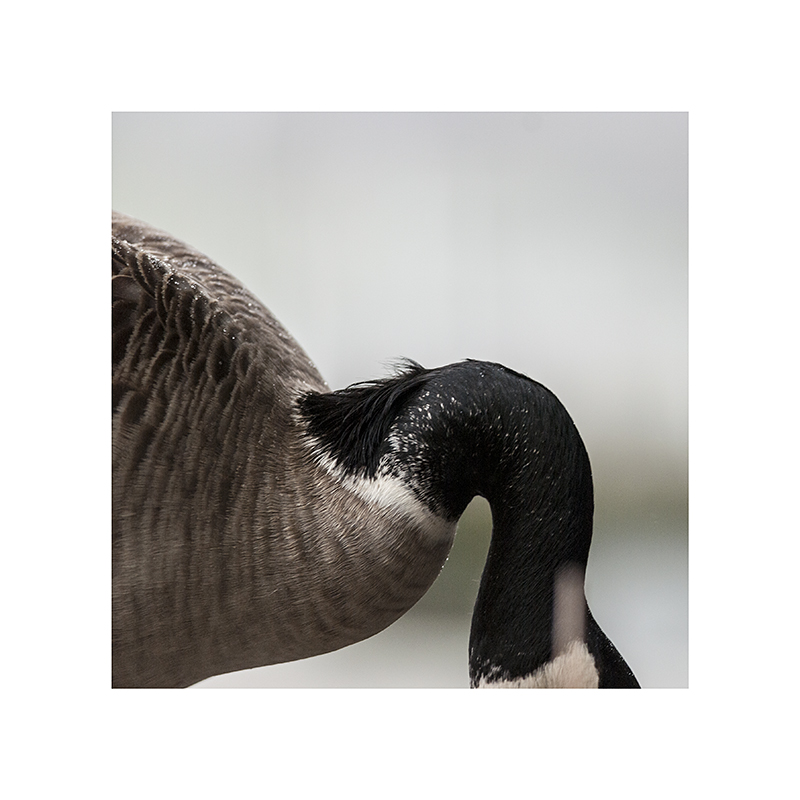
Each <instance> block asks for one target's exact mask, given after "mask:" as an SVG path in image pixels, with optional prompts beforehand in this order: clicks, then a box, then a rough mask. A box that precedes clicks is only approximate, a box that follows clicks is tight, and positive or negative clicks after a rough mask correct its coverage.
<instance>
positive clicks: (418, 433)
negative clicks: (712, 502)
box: [384, 362, 594, 684]
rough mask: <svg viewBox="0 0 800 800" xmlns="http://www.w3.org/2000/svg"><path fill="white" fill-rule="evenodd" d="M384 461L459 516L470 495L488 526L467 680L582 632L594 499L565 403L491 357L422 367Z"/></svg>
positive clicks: (513, 672) (516, 669)
mask: <svg viewBox="0 0 800 800" xmlns="http://www.w3.org/2000/svg"><path fill="white" fill-rule="evenodd" d="M389 442H390V446H389V452H388V453H387V454H386V456H385V457H384V463H390V464H391V463H393V464H395V465H396V467H395V469H397V470H399V471H400V472H401V473H405V478H406V480H407V481H408V483H409V484H410V485H411V486H412V488H413V489H414V491H415V492H417V493H418V495H419V496H420V498H421V499H423V500H424V501H425V502H426V503H427V504H428V505H429V507H430V508H432V509H433V510H434V511H436V512H437V513H439V514H441V515H442V516H446V517H450V518H455V517H458V516H460V514H461V513H462V512H463V510H464V508H465V506H466V504H467V503H468V502H469V500H470V499H471V498H472V497H473V496H474V495H475V494H480V495H482V496H483V497H485V498H486V499H487V500H488V501H489V504H490V506H491V509H492V518H493V530H492V541H491V545H490V547H489V554H488V557H487V562H486V566H485V568H484V571H483V577H482V579H481V586H480V591H479V593H478V598H477V601H476V604H475V611H474V614H473V618H472V632H471V636H470V672H471V679H472V682H473V684H476V683H477V682H478V681H479V680H480V679H481V677H486V676H488V675H490V674H495V675H497V674H502V675H504V676H506V677H508V676H510V677H511V678H519V677H522V676H525V675H528V674H530V673H531V672H533V671H535V670H536V669H537V668H538V667H540V666H541V665H542V664H545V663H546V662H548V661H550V660H551V659H552V658H553V657H554V656H555V655H557V654H558V653H559V652H560V651H562V650H563V649H564V648H565V647H566V646H567V645H568V644H569V642H570V641H574V640H575V639H579V640H581V641H583V640H584V639H585V628H586V625H587V617H586V611H587V608H586V602H585V599H584V596H583V573H584V569H585V566H586V561H587V558H588V553H589V545H590V543H591V537H592V516H593V510H594V501H593V491H592V476H591V467H590V464H589V458H588V455H587V453H586V449H585V447H584V445H583V442H582V440H581V438H580V435H579V433H578V431H577V429H576V427H575V425H574V423H573V422H572V419H571V418H570V417H569V414H568V413H567V411H566V409H565V408H564V407H563V406H562V405H561V403H560V402H559V401H558V400H557V399H556V397H555V396H554V395H553V394H552V393H551V392H550V391H549V390H547V389H546V388H545V387H543V386H541V385H540V384H538V383H536V382H534V381H531V380H529V379H528V378H525V377H524V376H521V375H518V374H516V373H514V372H511V371H510V370H507V369H505V368H503V367H500V366H498V365H494V364H485V363H477V362H467V363H464V364H456V365H452V366H451V367H445V368H443V369H442V370H434V371H432V375H431V378H430V380H429V382H428V383H427V384H426V386H425V388H424V390H423V391H422V392H421V393H420V394H419V395H418V396H417V397H416V399H415V402H414V404H413V407H411V408H408V409H406V410H405V411H404V412H403V413H402V414H401V415H400V416H399V417H398V419H397V420H396V422H395V425H394V426H393V429H392V434H391V435H390V437H389Z"/></svg>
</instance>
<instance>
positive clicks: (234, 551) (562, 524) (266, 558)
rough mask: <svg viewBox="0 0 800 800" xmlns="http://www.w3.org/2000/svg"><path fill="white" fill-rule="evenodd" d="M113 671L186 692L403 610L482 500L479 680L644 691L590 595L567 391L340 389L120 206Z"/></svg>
mask: <svg viewBox="0 0 800 800" xmlns="http://www.w3.org/2000/svg"><path fill="white" fill-rule="evenodd" d="M112 298H113V299H112V316H113V341H112V350H113V354H112V355H113V382H112V394H113V397H112V403H113V428H112V430H113V437H112V441H113V455H112V458H113V525H112V542H113V544H112V560H113V561H112V579H113V580H112V584H113V589H112V590H113V602H112V606H113V631H112V637H113V641H112V672H113V675H112V682H113V685H114V686H188V685H191V684H193V683H196V682H197V681H200V680H202V679H204V678H207V677H210V676H212V675H216V674H221V673H224V672H230V671H234V670H240V669H246V668H250V667H257V666H265V665H268V664H276V663H281V662H286V661H292V660H296V659H301V658H307V657H309V656H313V655H318V654H320V653H325V652H330V651H332V650H336V649H338V648H341V647H344V646H346V645H348V644H352V643H354V642H357V641H360V640H362V639H365V638H367V637H369V636H371V635H373V634H375V633H377V632H378V631H380V630H382V629H384V628H385V627H387V626H388V625H390V624H391V623H392V622H394V621H395V620H396V619H398V618H399V617H400V616H402V615H403V614H404V613H405V612H406V611H407V610H408V609H409V608H411V606H413V605H414V603H416V602H417V600H419V598H420V597H421V596H422V595H423V594H424V593H425V592H426V591H427V589H428V588H429V587H430V585H431V584H432V582H433V581H434V579H435V578H436V576H437V575H438V573H439V571H440V570H441V567H442V565H443V564H444V562H445V559H446V558H447V555H448V553H449V550H450V547H451V545H452V543H453V537H454V535H455V529H456V523H457V521H458V518H459V516H460V515H461V514H462V512H463V511H464V509H465V508H466V506H467V504H468V503H469V501H470V500H471V499H472V497H474V496H475V495H476V494H480V495H482V496H484V497H486V498H487V500H488V501H489V503H490V505H491V509H492V516H493V532H492V541H491V545H490V548H489V554H488V557H487V563H486V567H485V569H484V572H483V577H482V579H481V587H480V591H479V594H478V599H477V601H476V605H475V612H474V614H473V621H472V632H471V636H470V651H469V660H470V680H471V685H472V686H475V687H509V688H512V687H542V688H544V687H561V686H579V687H587V688H597V687H599V688H605V687H615V686H619V687H636V686H638V683H637V682H636V679H635V678H634V676H633V674H632V673H631V671H630V669H629V668H628V666H627V664H626V663H625V662H624V660H623V659H622V657H621V656H620V654H619V653H618V652H617V650H616V649H615V648H614V646H613V644H611V642H610V641H609V640H608V638H607V637H606V636H605V635H604V634H603V632H602V630H601V629H600V628H599V626H598V625H597V623H596V622H595V621H594V618H593V617H592V615H591V613H590V612H589V609H588V606H587V605H586V601H585V598H584V593H583V574H584V570H585V566H586V560H587V557H588V550H589V544H590V541H591V531H592V514H593V493H592V480H591V470H590V466H589V460H588V456H587V454H586V450H585V448H584V446H583V442H582V441H581V438H580V436H579V434H578V432H577V429H576V428H575V425H574V424H573V422H572V420H571V419H570V417H569V415H568V414H567V412H566V410H565V409H564V407H563V406H562V405H561V403H559V401H558V400H557V399H556V398H555V396H554V395H553V394H552V393H551V392H549V391H548V390H547V389H546V388H545V387H543V386H542V385H541V384H538V383H536V382H535V381H532V380H530V379H529V378H527V377H525V376H523V375H520V374H518V373H516V372H513V371H512V370H509V369H507V368H505V367H502V366H500V365H498V364H491V363H487V362H477V361H466V362H462V363H458V364H452V365H449V366H445V367H440V368H437V369H424V368H422V367H420V366H419V365H417V364H414V363H409V364H407V365H406V366H405V368H404V369H403V370H402V371H400V372H399V373H398V374H397V375H395V376H393V377H391V378H387V379H384V380H381V381H376V382H374V383H367V384H357V385H355V386H351V387H349V388H347V389H344V390H341V391H338V392H331V391H330V390H329V388H328V387H327V385H326V384H325V382H324V380H323V379H322V378H321V376H320V375H319V373H318V372H317V370H316V368H315V367H314V365H313V364H312V362H311V360H310V359H309V358H308V356H307V355H306V354H305V352H304V351H303V350H302V348H301V347H300V346H299V345H298V344H297V342H295V341H294V339H293V338H292V337H291V336H290V335H289V334H288V333H287V332H286V330H284V328H283V327H282V326H281V325H280V323H279V322H278V321H277V320H276V319H275V318H274V317H273V316H272V315H271V314H270V312H269V311H268V310H267V309H266V308H265V307H264V306H263V305H262V304H261V303H260V302H259V301H258V300H257V299H256V298H255V297H254V296H253V295H252V294H250V293H249V292H248V291H247V290H246V289H245V288H244V287H243V286H242V285H241V284H240V283H239V282H238V281H237V280H236V279H235V278H233V277H232V276H231V275H229V274H228V273H227V272H225V271H224V270H223V269H221V268H220V267H219V266H217V265H216V264H215V263H213V262H212V261H211V260H210V259H208V258H207V257H205V256H203V255H202V254H201V253H199V252H197V251H195V250H194V249H192V248H190V247H188V246H187V245H184V244H182V243H181V242H178V241H177V240H175V239H173V238H172V237H171V236H169V235H167V234H165V233H162V232H160V231H157V230H155V229H153V228H151V227H150V226H148V225H146V224H144V223H141V222H138V221H136V220H133V219H131V218H130V217H126V216H124V215H122V214H116V213H115V214H114V215H113V217H112Z"/></svg>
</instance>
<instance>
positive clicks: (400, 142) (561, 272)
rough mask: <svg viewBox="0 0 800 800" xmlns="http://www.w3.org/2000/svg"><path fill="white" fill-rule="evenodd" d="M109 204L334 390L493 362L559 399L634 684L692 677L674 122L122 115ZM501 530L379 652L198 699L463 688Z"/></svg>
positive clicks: (560, 117) (680, 216)
mask: <svg viewBox="0 0 800 800" xmlns="http://www.w3.org/2000/svg"><path fill="white" fill-rule="evenodd" d="M112 128H113V206H114V208H115V209H116V210H118V211H122V212H124V213H127V214H130V215H132V216H135V217H139V218H140V219H143V220H145V221H147V222H149V223H151V224H153V225H155V226H157V227H159V228H163V229H165V230H167V231H168V232H170V233H171V234H173V235H175V236H176V237H178V238H180V239H183V240H184V241H186V242H188V243H189V244H191V245H193V246H194V247H196V248H197V249H199V250H201V251H203V252H204V253H206V254H207V255H208V256H210V257H211V258H213V259H215V260H216V261H218V262H219V263H220V264H221V265H222V266H223V267H225V268H226V269H228V270H229V271H231V272H232V273H233V274H234V275H236V276H237V277H238V278H240V279H241V280H242V281H243V282H244V283H245V285H247V286H248V287H249V288H250V289H251V290H252V291H253V292H254V293H255V294H256V295H257V296H258V297H260V298H261V300H262V301H263V302H264V303H265V304H266V305H267V306H268V307H269V308H270V309H271V310H272V311H273V312H274V313H275V315H276V316H277V317H278V318H279V319H280V320H281V321H282V322H283V323H284V325H285V326H286V327H287V328H288V329H289V330H290V331H291V332H292V334H293V335H294V336H295V337H296V338H297V339H298V341H299V342H300V343H301V345H302V346H303V347H304V348H305V350H306V351H307V352H308V354H309V355H310V356H311V358H312V359H313V360H314V361H315V362H316V364H317V366H318V368H319V369H320V372H321V373H322V375H323V376H324V377H325V378H326V380H327V381H328V383H329V384H330V386H331V387H332V388H340V387H342V386H345V385H347V384H349V383H352V382H353V381H358V380H364V379H368V378H375V377H378V376H381V375H384V374H386V373H387V372H388V371H389V370H390V368H391V364H392V362H393V361H394V360H395V359H397V358H399V357H402V356H408V357H410V358H413V359H415V360H416V361H419V362H421V363H422V364H423V365H425V366H426V367H433V366H438V365H441V364H446V363H449V362H453V361H457V360H460V359H463V358H478V359H486V360H491V361H498V362H501V363H503V364H506V365H507V366H509V367H511V368H512V369H515V370H517V371H520V372H523V373H525V374H527V375H529V376H530V377H532V378H534V379H536V380H538V381H541V382H542V383H544V384H545V385H547V386H548V387H549V388H550V389H552V390H553V391H554V392H555V393H556V395H558V397H559V398H560V399H561V400H562V402H563V403H564V405H565V406H566V407H567V409H568V410H569V412H570V414H571V415H572V417H573V419H574V420H575V422H576V424H577V426H578V429H579V430H580V431H581V434H582V435H583V438H584V441H585V442H586V446H587V449H588V451H589V455H590V457H591V460H592V468H593V474H594V480H595V498H596V513H595V536H594V542H593V545H592V551H591V555H590V560H589V568H588V574H587V596H588V599H589V603H590V606H591V607H592V610H593V612H594V615H595V617H596V618H597V620H598V622H599V623H600V625H601V626H602V627H603V628H604V630H605V631H606V632H607V633H608V635H609V636H610V638H611V639H612V640H613V641H614V643H615V644H616V645H617V647H618V648H619V649H620V651H621V652H622V653H623V655H624V656H625V658H626V659H627V660H628V663H629V664H630V665H631V667H632V668H633V670H634V672H635V673H636V674H637V677H638V678H639V680H640V682H641V683H642V685H643V686H644V687H684V686H687V685H688V576H687V571H688V558H687V542H688V531H687V503H688V489H687V462H688V456H687V439H688V430H687V429H688V423H687V408H688V403H687V351H688V344H687V339H688V334H687V241H688V229H687V214H688V209H687V180H688V117H687V115H686V114H683V113H631V114H627V113H587V114H584V113H575V114H564V113H542V114H533V113H532V114H527V113H524V114H523V113H509V114H498V113H487V114H482V113H464V114H461V113H443V114H428V113H419V114H413V113H386V114H379V113H263V114H262V113H257V114H256V113H241V114H231V113H219V114H214V113H197V114H194V113H176V114H165V113H116V114H114V115H113V118H112ZM490 532H491V515H490V512H489V509H488V505H487V504H486V503H485V502H484V501H482V500H476V501H473V503H472V505H471V506H470V507H469V509H468V510H467V512H466V514H465V515H464V517H463V518H462V520H461V522H460V524H459V533H458V535H457V537H456V544H455V546H454V548H453V551H452V554H451V556H450V559H449V560H448V562H447V565H446V566H445V568H444V570H443V572H442V574H441V575H440V577H439V578H438V580H437V581H436V583H435V584H434V586H433V588H432V589H431V590H430V591H429V592H428V594H427V595H426V596H425V597H424V598H423V600H422V601H420V603H419V604H418V605H417V606H415V608H414V609H412V610H411V611H410V612H409V613H408V614H407V615H406V616H405V617H403V618H402V619H401V620H400V621H399V622H397V623H396V624H395V625H393V626H391V627H390V628H388V629H387V630H386V631H384V632H383V633H381V634H379V635H377V636H375V637H373V638H372V639H369V640H367V641H366V642H363V643H360V644H357V645H354V646H352V647H349V648H345V649H344V650H341V651H339V652H337V653H331V654H328V655H324V656H318V657H316V658H312V659H307V660H306V661H302V662H295V663H293V664H286V665H278V666H273V667H265V668H262V669H257V670H250V671H248V672H243V673H234V674H231V675H227V676H222V677H218V678H212V679H210V680H208V681H204V682H203V683H202V684H199V686H208V687H212V686H306V687H334V686H363V687H370V686H377V687H401V686H415V687H447V686H467V685H468V675H467V644H468V638H469V621H470V615H471V610H472V604H473V602H474V599H475V596H476V594H477V590H478V582H479V579H480V573H481V569H482V566H483V559H484V557H485V553H486V549H487V548H488V542H489V536H490Z"/></svg>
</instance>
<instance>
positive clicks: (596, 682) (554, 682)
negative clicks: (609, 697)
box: [477, 641, 600, 689]
mask: <svg viewBox="0 0 800 800" xmlns="http://www.w3.org/2000/svg"><path fill="white" fill-rule="evenodd" d="M599 686H600V677H599V675H598V674H597V667H596V666H595V663H594V658H592V654H591V653H590V652H589V649H588V648H587V647H586V644H585V642H580V641H573V642H570V644H569V645H568V647H567V649H566V650H565V651H564V652H563V653H561V655H558V656H556V657H555V658H554V659H553V660H552V661H548V662H547V663H546V664H543V665H542V666H541V667H539V669H537V670H536V671H535V672H532V673H531V674H530V675H526V676H525V677H524V678H516V679H514V680H503V679H499V680H487V679H486V678H481V681H480V683H479V684H478V687H477V688H478V689H598V688H599Z"/></svg>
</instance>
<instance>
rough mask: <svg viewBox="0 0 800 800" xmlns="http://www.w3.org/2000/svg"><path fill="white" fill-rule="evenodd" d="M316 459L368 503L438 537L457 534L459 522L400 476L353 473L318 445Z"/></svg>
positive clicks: (440, 538)
mask: <svg viewBox="0 0 800 800" xmlns="http://www.w3.org/2000/svg"><path fill="white" fill-rule="evenodd" d="M314 458H315V459H316V461H317V463H318V464H319V466H320V467H322V468H323V469H324V470H325V471H326V472H327V473H328V474H329V475H330V476H331V477H332V478H334V479H335V480H337V481H338V482H339V483H340V484H342V486H343V487H344V488H346V489H349V490H350V491H351V492H353V493H354V494H356V495H357V496H358V497H360V498H361V499H362V500H363V501H364V502H365V503H367V504H368V505H370V506H373V507H375V508H380V509H382V510H385V511H389V512H392V513H395V514H398V515H400V516H402V517H405V518H406V519H407V520H409V521H410V522H412V523H414V524H415V525H417V526H418V527H420V528H421V529H423V530H424V531H425V532H426V533H428V535H430V536H432V537H434V538H435V539H436V540H452V538H453V537H454V536H455V529H456V523H455V522H452V521H450V520H446V519H444V518H443V517H440V516H439V515H438V514H434V512H433V511H431V510H430V509H429V508H428V507H427V506H426V505H425V504H424V503H423V502H422V501H421V500H419V498H417V496H416V495H415V494H414V492H412V491H411V489H409V488H408V486H406V484H405V483H404V482H403V481H402V480H401V479H400V478H396V477H394V476H391V475H385V474H384V475H381V474H378V475H377V476H376V477H375V478H363V477H357V476H354V475H350V474H348V473H347V472H345V471H344V470H343V469H342V468H341V467H340V466H339V465H338V464H337V463H336V461H335V460H334V459H333V458H331V457H330V456H329V455H327V453H325V452H323V451H322V450H321V448H320V447H319V446H316V447H314Z"/></svg>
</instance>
